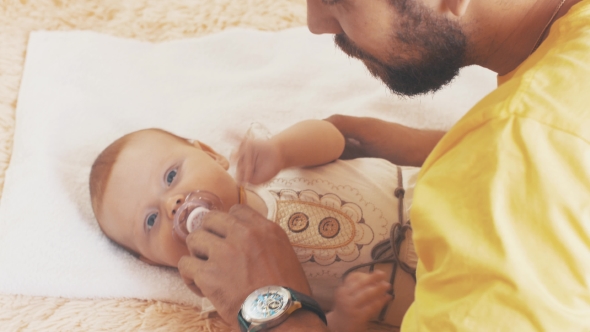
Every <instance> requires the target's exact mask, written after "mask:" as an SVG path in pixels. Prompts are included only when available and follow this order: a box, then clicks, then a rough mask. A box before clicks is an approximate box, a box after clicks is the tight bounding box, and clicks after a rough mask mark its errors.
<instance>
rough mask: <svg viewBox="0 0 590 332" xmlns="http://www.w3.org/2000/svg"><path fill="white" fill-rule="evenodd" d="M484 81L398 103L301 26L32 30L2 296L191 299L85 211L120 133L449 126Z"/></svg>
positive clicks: (0, 219) (173, 277)
mask: <svg viewBox="0 0 590 332" xmlns="http://www.w3.org/2000/svg"><path fill="white" fill-rule="evenodd" d="M494 86H495V76H494V74H493V73H492V72H489V71H487V70H483V69H479V68H467V69H466V70H464V71H463V72H462V75H461V76H460V77H459V78H458V79H457V80H456V81H455V82H454V83H453V85H452V86H450V87H449V88H446V89H444V90H442V91H440V92H439V93H437V94H436V95H435V96H434V97H433V96H427V97H422V98H418V99H400V98H397V97H395V96H393V95H391V94H390V93H388V92H387V89H386V88H385V87H384V86H383V85H382V84H381V83H380V82H379V81H378V80H376V79H374V78H372V77H371V76H370V75H369V74H368V72H367V70H366V69H365V68H364V66H363V65H362V64H361V63H360V62H359V61H357V60H354V59H349V58H348V57H346V56H345V55H344V54H343V53H342V52H341V51H340V50H338V49H337V48H336V47H335V46H334V44H333V42H332V39H331V37H330V36H314V35H312V34H311V33H309V32H308V31H307V29H306V28H303V27H302V28H296V29H291V30H285V31H282V32H277V33H269V32H260V31H254V30H243V29H236V30H230V31H226V32H222V33H218V34H215V35H211V36H207V37H203V38H198V39H188V40H178V41H172V42H166V43H160V44H151V43H146V42H139V41H136V40H127V39H121V38H115V37H111V36H106V35H100V34H97V33H94V32H87V31H86V32H84V31H75V32H34V33H32V34H31V36H30V41H29V46H28V50H27V57H26V65H25V70H24V76H23V79H22V84H21V88H20V94H19V99H18V106H17V111H16V132H15V137H14V148H13V154H12V159H11V162H10V165H9V169H8V171H7V174H6V183H5V187H4V193H3V196H2V201H1V205H0V292H1V293H11V294H26V295H39V296H61V297H75V298H100V297H102V298H115V297H117V298H120V297H130V298H140V299H157V300H165V301H171V302H177V303H184V304H192V305H197V306H198V305H200V299H199V298H197V297H196V296H195V295H193V294H192V293H191V292H190V291H189V290H188V288H186V287H185V286H184V284H183V282H182V280H181V279H180V277H179V276H178V274H177V272H176V270H174V269H166V268H157V267H153V266H148V265H146V264H144V263H142V262H140V261H139V260H136V259H135V258H133V257H132V256H131V255H129V254H128V253H127V252H125V251H124V250H122V249H120V248H118V247H116V246H114V245H113V244H112V243H111V242H109V241H108V240H107V239H106V237H105V236H104V235H103V234H102V233H101V231H100V229H99V227H98V225H97V223H96V221H95V219H94V216H93V214H92V210H91V207H90V201H89V193H88V189H87V188H88V174H89V170H90V165H91V164H92V162H93V160H94V158H95V157H96V156H97V155H98V153H99V152H100V151H101V150H102V149H103V148H104V147H106V146H107V145H108V144H109V143H111V142H112V141H113V140H115V139H116V138H118V137H120V136H121V135H123V134H125V133H128V132H131V131H134V130H137V129H142V128H148V127H160V128H163V129H166V130H170V131H172V132H174V133H176V134H178V135H181V136H184V137H188V138H194V139H199V140H202V141H204V142H206V143H207V144H209V145H211V146H213V147H215V148H216V149H217V150H218V151H219V152H221V153H223V154H225V155H228V154H229V153H230V151H231V149H232V148H233V143H234V142H231V141H230V140H228V139H227V137H226V135H225V134H226V132H227V130H234V131H238V132H243V131H244V130H245V129H246V127H247V126H248V125H249V124H250V123H251V122H253V121H257V122H260V123H262V124H264V125H265V126H266V127H267V128H269V129H270V130H271V131H272V132H277V131H279V130H281V129H283V128H285V127H286V126H288V125H290V124H293V123H295V122H296V121H299V120H302V119H306V118H323V117H326V116H329V115H331V114H334V113H342V114H350V115H359V116H360V115H362V116H374V117H379V118H382V119H386V120H391V121H398V122H401V123H404V124H407V125H412V126H417V127H422V128H448V127H450V126H451V125H452V124H453V123H454V122H456V121H457V120H458V119H459V118H460V117H461V116H462V115H463V114H464V113H465V112H466V111H467V110H468V109H469V108H470V107H471V106H472V105H473V104H474V103H475V102H477V101H478V100H479V99H480V98H481V97H483V96H484V95H485V94H487V93H488V92H489V91H490V90H491V89H493V88H494Z"/></svg>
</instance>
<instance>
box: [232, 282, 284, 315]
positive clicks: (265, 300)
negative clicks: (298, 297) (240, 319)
mask: <svg viewBox="0 0 590 332" xmlns="http://www.w3.org/2000/svg"><path fill="white" fill-rule="evenodd" d="M290 303H291V293H289V291H288V290H286V289H285V288H283V287H280V286H266V287H263V288H259V289H257V290H256V291H254V292H253V293H252V294H250V296H248V297H247V298H246V301H244V304H243V305H242V315H243V316H244V319H246V320H247V321H249V322H253V323H263V322H266V321H268V320H271V319H275V318H276V317H279V316H280V315H281V314H282V313H284V312H285V310H286V309H287V308H288V307H289V305H290Z"/></svg>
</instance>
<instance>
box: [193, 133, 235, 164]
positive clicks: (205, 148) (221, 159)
mask: <svg viewBox="0 0 590 332" xmlns="http://www.w3.org/2000/svg"><path fill="white" fill-rule="evenodd" d="M193 145H194V146H195V147H196V148H197V149H201V150H203V151H205V153H207V154H208V155H209V156H210V157H211V158H213V160H215V161H216V162H217V163H218V164H219V165H221V167H223V168H224V169H226V170H228V169H229V161H228V160H227V158H225V157H224V156H222V155H220V154H219V153H217V152H216V151H215V150H213V148H211V147H210V146H209V145H207V144H205V143H203V142H199V141H196V140H195V141H194V142H193Z"/></svg>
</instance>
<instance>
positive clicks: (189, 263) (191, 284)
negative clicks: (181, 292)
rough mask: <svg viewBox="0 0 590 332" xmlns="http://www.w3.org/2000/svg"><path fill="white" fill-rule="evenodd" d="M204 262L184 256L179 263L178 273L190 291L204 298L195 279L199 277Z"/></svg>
mask: <svg viewBox="0 0 590 332" xmlns="http://www.w3.org/2000/svg"><path fill="white" fill-rule="evenodd" d="M202 264H203V261H201V260H199V259H196V258H194V257H190V256H182V257H181V258H180V261H179V262H178V272H180V276H181V277H182V280H183V281H184V283H185V284H186V285H187V286H188V288H190V290H191V291H192V292H193V293H195V294H197V295H199V296H204V295H203V292H202V291H201V289H200V288H199V287H198V286H197V285H196V284H195V279H196V278H197V276H198V271H199V269H200V268H199V267H200V266H202Z"/></svg>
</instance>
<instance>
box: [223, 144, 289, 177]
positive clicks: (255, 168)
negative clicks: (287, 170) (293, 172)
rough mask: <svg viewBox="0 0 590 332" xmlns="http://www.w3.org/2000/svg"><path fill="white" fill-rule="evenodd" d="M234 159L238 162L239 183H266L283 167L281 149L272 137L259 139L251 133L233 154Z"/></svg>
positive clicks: (237, 175)
mask: <svg viewBox="0 0 590 332" xmlns="http://www.w3.org/2000/svg"><path fill="white" fill-rule="evenodd" d="M232 161H234V162H237V166H236V180H237V181H238V183H252V184H260V183H264V182H266V181H268V180H270V179H272V178H273V177H274V176H275V175H277V174H278V173H279V172H280V171H281V170H282V169H283V160H282V155H281V151H279V149H278V147H277V146H276V145H275V144H274V143H273V141H272V139H258V138H253V137H252V136H250V135H246V137H245V138H244V139H243V140H242V142H241V143H240V147H239V148H238V151H237V152H236V153H234V154H233V155H232Z"/></svg>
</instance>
